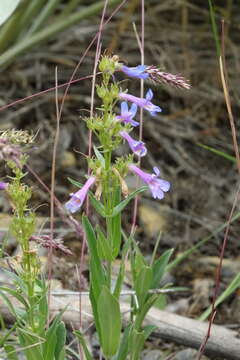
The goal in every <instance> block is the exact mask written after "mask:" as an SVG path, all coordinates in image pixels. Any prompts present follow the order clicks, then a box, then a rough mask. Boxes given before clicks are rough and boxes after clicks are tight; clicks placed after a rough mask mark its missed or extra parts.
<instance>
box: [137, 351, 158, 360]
mask: <svg viewBox="0 0 240 360" xmlns="http://www.w3.org/2000/svg"><path fill="white" fill-rule="evenodd" d="M162 356H163V352H162V351H160V350H144V351H143V353H142V357H141V359H142V360H161V359H162Z"/></svg>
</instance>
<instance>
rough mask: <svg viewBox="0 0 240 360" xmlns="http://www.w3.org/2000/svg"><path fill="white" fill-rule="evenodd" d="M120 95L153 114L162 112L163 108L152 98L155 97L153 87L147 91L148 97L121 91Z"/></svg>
mask: <svg viewBox="0 0 240 360" xmlns="http://www.w3.org/2000/svg"><path fill="white" fill-rule="evenodd" d="M119 97H120V98H121V99H123V100H127V101H130V102H132V103H134V104H136V105H137V106H139V107H141V108H143V109H145V110H147V111H149V112H150V114H151V115H152V116H155V115H156V113H157V112H161V111H162V109H161V108H160V107H159V106H156V105H154V104H153V103H152V102H151V100H152V98H153V92H152V90H151V89H149V90H148V92H147V93H146V98H139V97H136V96H133V95H130V94H126V93H120V94H119Z"/></svg>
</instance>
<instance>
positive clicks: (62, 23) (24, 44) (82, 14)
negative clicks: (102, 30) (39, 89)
mask: <svg viewBox="0 0 240 360" xmlns="http://www.w3.org/2000/svg"><path fill="white" fill-rule="evenodd" d="M120 1H121V0H109V4H108V5H109V6H114V5H116V4H118V3H120ZM103 4H104V1H100V2H97V3H95V4H93V5H90V6H87V7H86V8H85V9H81V11H78V12H76V13H75V14H72V15H71V16H69V17H67V18H64V19H62V20H59V21H58V22H55V23H54V24H52V25H50V26H48V27H47V28H46V29H43V30H41V31H39V32H38V33H37V34H34V35H32V36H31V37H29V38H27V39H25V40H22V41H21V43H20V44H17V45H15V46H14V47H12V48H11V49H9V50H8V51H6V52H5V53H4V54H3V55H1V56H0V67H4V66H7V65H9V64H10V63H11V62H13V60H15V59H16V57H17V56H19V55H20V54H22V53H23V52H24V51H26V50H29V49H30V48H32V47H33V46H35V45H39V43H41V42H42V41H45V40H48V39H50V38H51V37H53V36H54V35H56V34H57V33H59V32H61V31H63V30H65V29H67V28H68V27H70V26H72V25H74V24H76V23H78V22H79V21H80V20H83V19H86V18H88V17H90V16H93V15H96V14H97V13H98V12H99V11H101V9H102V7H103Z"/></svg>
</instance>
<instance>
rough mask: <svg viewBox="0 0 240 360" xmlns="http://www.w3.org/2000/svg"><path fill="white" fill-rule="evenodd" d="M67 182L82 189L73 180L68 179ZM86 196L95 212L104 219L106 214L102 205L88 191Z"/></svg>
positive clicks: (79, 184)
mask: <svg viewBox="0 0 240 360" xmlns="http://www.w3.org/2000/svg"><path fill="white" fill-rule="evenodd" d="M68 181H69V182H70V183H71V184H73V185H76V186H77V187H79V188H80V189H81V188H82V187H83V184H81V183H80V182H78V181H76V180H73V179H71V178H69V177H68ZM88 195H89V198H90V201H91V203H92V205H93V207H94V208H95V210H96V211H97V212H98V213H99V214H100V215H101V216H102V217H106V213H105V208H104V206H103V204H102V203H101V201H99V200H97V199H96V198H95V196H94V195H93V193H92V192H91V191H90V190H89V191H88Z"/></svg>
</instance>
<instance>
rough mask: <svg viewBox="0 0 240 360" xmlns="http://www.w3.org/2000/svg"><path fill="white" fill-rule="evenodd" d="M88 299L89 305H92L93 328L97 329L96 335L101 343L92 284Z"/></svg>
mask: <svg viewBox="0 0 240 360" xmlns="http://www.w3.org/2000/svg"><path fill="white" fill-rule="evenodd" d="M89 299H90V301H91V305H92V311H93V317H94V325H95V327H96V329H97V334H98V337H99V341H100V343H101V339H102V334H101V328H100V323H99V316H98V307H97V301H96V298H95V296H94V291H93V287H92V284H91V285H90V293H89Z"/></svg>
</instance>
